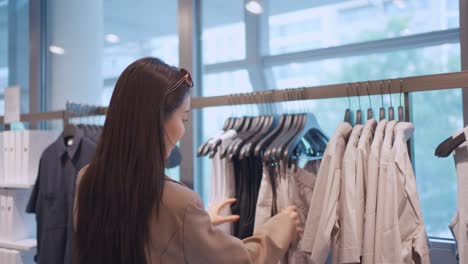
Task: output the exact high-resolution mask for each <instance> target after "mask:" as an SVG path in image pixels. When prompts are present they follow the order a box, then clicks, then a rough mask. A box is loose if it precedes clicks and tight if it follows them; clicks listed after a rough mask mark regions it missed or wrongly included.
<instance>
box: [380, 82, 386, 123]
mask: <svg viewBox="0 0 468 264" xmlns="http://www.w3.org/2000/svg"><path fill="white" fill-rule="evenodd" d="M382 86H383V81H381V82H380V98H381V100H382V107H381V108H380V112H379V120H380V121H382V120H384V119H385V108H384V106H383V90H382V88H383V87H382Z"/></svg>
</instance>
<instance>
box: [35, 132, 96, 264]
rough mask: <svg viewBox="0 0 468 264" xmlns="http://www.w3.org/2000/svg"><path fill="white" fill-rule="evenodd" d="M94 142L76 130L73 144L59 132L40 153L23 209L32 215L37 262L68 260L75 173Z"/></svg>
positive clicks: (62, 262) (52, 263)
mask: <svg viewBox="0 0 468 264" xmlns="http://www.w3.org/2000/svg"><path fill="white" fill-rule="evenodd" d="M95 149H96V144H94V143H93V142H92V141H91V140H89V139H88V138H86V137H84V134H83V132H82V131H81V130H77V133H76V134H75V137H74V140H73V145H71V146H66V145H65V138H64V136H63V134H61V135H60V136H59V138H58V139H57V140H56V141H55V142H54V143H53V144H52V145H50V146H49V147H48V148H47V149H46V150H45V151H44V153H43V154H42V157H41V160H40V163H39V173H38V176H37V179H36V183H35V184H34V188H33V191H32V194H31V197H30V199H29V203H28V206H27V208H26V211H27V212H28V213H34V214H36V221H37V255H36V257H35V259H36V262H37V263H39V264H68V263H71V261H72V256H73V255H72V248H73V245H72V234H73V228H72V227H73V226H72V221H73V218H72V215H73V211H72V210H73V199H74V194H75V187H76V186H75V182H76V176H77V174H78V172H79V170H80V169H81V168H83V167H84V166H85V165H86V164H88V163H89V162H90V161H91V159H92V157H93V155H94V152H95Z"/></svg>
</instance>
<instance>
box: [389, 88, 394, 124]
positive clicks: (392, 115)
mask: <svg viewBox="0 0 468 264" xmlns="http://www.w3.org/2000/svg"><path fill="white" fill-rule="evenodd" d="M391 88H392V81H388V96H389V97H390V107H388V120H389V121H393V120H395V110H394V109H393V103H392V91H391Z"/></svg>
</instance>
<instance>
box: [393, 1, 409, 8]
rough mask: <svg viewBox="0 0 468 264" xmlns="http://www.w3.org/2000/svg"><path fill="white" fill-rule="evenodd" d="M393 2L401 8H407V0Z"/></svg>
mask: <svg viewBox="0 0 468 264" xmlns="http://www.w3.org/2000/svg"><path fill="white" fill-rule="evenodd" d="M393 4H395V5H396V6H397V7H398V8H399V9H405V8H406V2H405V0H393Z"/></svg>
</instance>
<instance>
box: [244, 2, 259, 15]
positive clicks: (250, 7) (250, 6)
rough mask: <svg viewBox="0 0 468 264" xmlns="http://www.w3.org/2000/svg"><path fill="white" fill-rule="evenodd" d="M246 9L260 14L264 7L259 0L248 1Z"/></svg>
mask: <svg viewBox="0 0 468 264" xmlns="http://www.w3.org/2000/svg"><path fill="white" fill-rule="evenodd" d="M245 9H247V11H249V12H250V13H252V14H255V15H260V14H261V13H262V12H263V7H262V5H261V4H260V2H258V0H251V1H249V2H247V4H245Z"/></svg>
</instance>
